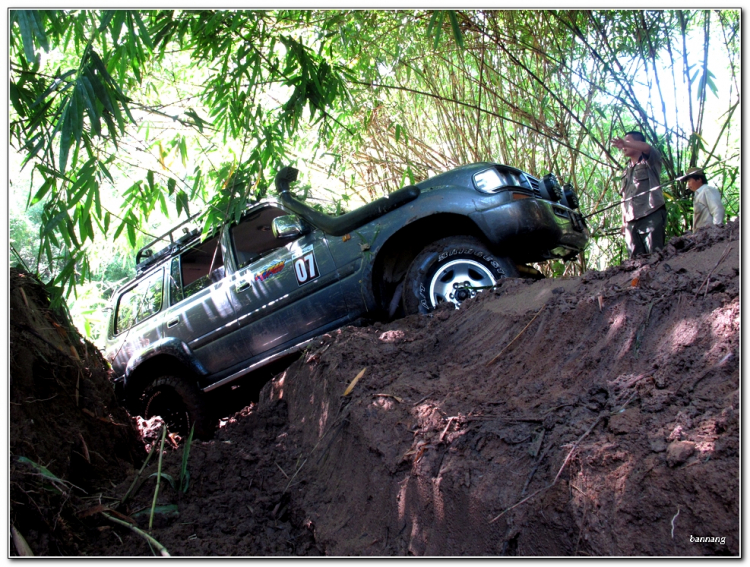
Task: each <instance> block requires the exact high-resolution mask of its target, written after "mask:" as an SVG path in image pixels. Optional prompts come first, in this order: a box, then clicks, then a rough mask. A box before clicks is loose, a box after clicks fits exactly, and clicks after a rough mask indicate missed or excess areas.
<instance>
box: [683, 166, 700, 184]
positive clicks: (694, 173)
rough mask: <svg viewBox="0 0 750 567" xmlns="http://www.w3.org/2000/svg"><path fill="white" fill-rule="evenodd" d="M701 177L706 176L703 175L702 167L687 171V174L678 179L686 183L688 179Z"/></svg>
mask: <svg viewBox="0 0 750 567" xmlns="http://www.w3.org/2000/svg"><path fill="white" fill-rule="evenodd" d="M699 175H702V176H703V177H705V176H706V174H705V173H703V170H702V169H701V168H700V167H691V168H690V169H688V170H687V173H686V174H685V175H683V176H682V177H678V178H677V179H678V180H680V181H684V180H685V179H687V178H688V177H697V176H699Z"/></svg>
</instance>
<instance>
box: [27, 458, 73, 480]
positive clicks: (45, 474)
mask: <svg viewBox="0 0 750 567" xmlns="http://www.w3.org/2000/svg"><path fill="white" fill-rule="evenodd" d="M18 462H19V463H25V464H27V465H31V466H32V467H34V468H35V469H36V470H37V471H39V473H41V475H42V476H43V477H45V478H48V479H49V480H51V481H53V482H59V483H62V482H63V481H62V480H61V479H59V478H58V477H56V476H55V475H54V474H52V473H51V472H50V471H49V469H47V468H46V467H43V466H42V465H40V464H38V463H35V462H34V461H32V460H31V459H28V458H26V457H18Z"/></svg>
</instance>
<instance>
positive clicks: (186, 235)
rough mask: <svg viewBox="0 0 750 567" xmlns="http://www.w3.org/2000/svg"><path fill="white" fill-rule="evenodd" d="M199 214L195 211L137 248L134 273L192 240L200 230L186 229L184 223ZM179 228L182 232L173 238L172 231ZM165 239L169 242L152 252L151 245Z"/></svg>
mask: <svg viewBox="0 0 750 567" xmlns="http://www.w3.org/2000/svg"><path fill="white" fill-rule="evenodd" d="M199 214H200V213H196V214H194V215H192V216H190V217H188V218H187V219H186V220H184V221H182V222H181V223H180V224H178V225H177V226H175V227H173V228H171V229H169V230H168V231H167V232H165V233H164V234H162V235H161V236H159V237H157V238H155V239H154V240H152V241H151V242H149V243H148V244H146V245H145V246H144V247H143V248H141V249H140V250H138V253H137V254H136V255H135V273H136V275H141V274H142V273H143V272H144V271H145V270H146V269H147V268H148V267H149V266H152V265H153V264H155V263H156V262H158V261H159V260H161V259H162V258H165V257H167V256H169V255H171V254H173V253H174V252H176V251H177V250H179V249H180V248H182V247H183V246H185V245H186V244H187V243H188V242H191V241H192V240H194V239H195V238H196V237H197V236H198V235H199V234H200V230H199V229H197V228H195V229H193V230H188V228H187V227H186V226H185V225H186V224H188V223H189V222H191V221H192V220H194V219H195V218H196V217H197V216H198V215H199ZM180 228H182V233H183V234H182V236H180V237H179V238H177V239H175V236H174V233H175V232H176V231H177V230H178V229H180ZM167 239H169V244H168V245H167V246H166V247H165V248H162V249H161V250H159V251H158V252H156V253H154V251H153V250H152V249H151V247H152V246H153V245H154V244H156V243H157V242H159V241H162V240H167Z"/></svg>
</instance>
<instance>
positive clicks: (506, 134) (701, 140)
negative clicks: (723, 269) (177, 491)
mask: <svg viewBox="0 0 750 567" xmlns="http://www.w3.org/2000/svg"><path fill="white" fill-rule="evenodd" d="M739 23H740V21H739V11H738V10H723V11H708V10H659V11H643V10H639V11H633V10H599V11H591V10H586V11H583V10H509V11H505V10H439V11H430V10H409V11H400V10H387V11H385V10H383V11H377V10H326V11H311V10H205V9H203V10H171V9H164V10H137V11H136V10H62V11H58V10H11V11H10V38H9V39H10V41H9V45H10V84H9V95H10V129H9V133H10V142H11V146H12V147H13V148H14V149H15V150H16V151H18V152H20V153H22V154H23V156H24V165H25V170H24V171H25V172H27V175H30V177H31V187H30V191H29V195H28V199H27V202H26V204H27V207H28V208H29V211H28V214H27V215H26V217H25V220H24V218H23V216H22V215H20V214H19V213H17V212H14V213H12V223H11V225H12V226H11V230H12V232H11V237H12V245H13V246H14V247H15V248H16V251H17V253H18V254H17V255H16V254H14V257H15V259H16V260H15V261H19V262H20V260H19V258H20V259H21V260H22V261H23V263H24V264H26V265H27V266H28V267H29V268H30V269H32V270H35V271H36V272H37V273H39V274H40V275H41V276H43V278H44V280H45V281H47V282H48V283H49V287H50V288H51V289H54V290H58V294H60V293H64V294H65V295H67V296H69V297H70V296H71V295H74V296H75V295H78V296H79V298H80V297H81V296H83V297H86V296H87V295H88V292H83V293H79V292H78V290H79V289H83V287H81V286H83V285H84V284H85V283H86V282H92V281H96V282H98V285H99V289H100V290H101V292H102V293H106V292H107V290H111V287H112V286H113V285H116V283H115V282H116V280H121V279H122V278H124V277H126V276H127V275H128V272H130V273H132V268H131V267H130V266H129V265H128V262H129V261H130V260H128V255H132V253H133V252H132V251H133V249H135V248H137V247H139V246H141V245H143V243H144V241H148V240H152V239H153V238H155V236H154V234H161V233H162V232H163V230H164V228H163V225H165V224H169V225H174V224H177V222H179V220H180V219H181V218H182V217H184V218H188V217H189V216H191V215H193V214H195V213H199V216H198V218H197V222H198V223H199V225H200V226H201V227H202V228H203V231H204V234H209V233H210V232H211V231H212V230H214V229H215V227H216V226H217V225H218V224H219V223H221V222H223V221H225V220H227V219H236V218H239V215H240V214H241V213H242V211H243V210H244V208H245V207H246V205H247V203H248V202H251V201H254V200H256V199H259V198H262V197H263V196H265V195H267V194H269V192H270V193H273V188H272V186H271V184H272V179H273V176H274V175H275V173H276V171H277V170H278V169H279V168H280V167H282V166H284V165H289V164H290V163H294V162H298V161H305V160H307V162H308V163H307V165H308V168H307V169H309V170H311V171H313V173H314V174H315V175H318V174H317V173H315V170H319V171H320V172H321V174H320V175H321V176H322V177H323V179H326V183H325V186H324V187H323V188H322V189H320V190H319V189H318V188H317V187H316V185H317V184H313V186H314V188H313V190H311V191H309V192H308V196H309V197H310V198H311V199H313V200H314V199H317V198H318V197H319V195H320V191H323V200H322V201H320V202H319V203H318V204H317V206H319V207H321V208H325V209H327V210H331V211H334V212H341V211H343V210H344V209H345V208H349V207H350V206H352V205H354V203H356V202H362V201H370V200H372V199H374V198H377V197H379V196H381V195H383V194H387V193H389V192H390V191H393V190H395V189H397V188H399V187H400V186H402V185H404V184H405V183H406V182H407V181H408V182H409V183H411V182H414V181H419V180H420V179H423V178H425V177H427V176H428V175H431V174H434V173H438V172H440V171H444V170H446V169H449V168H451V167H455V166H457V165H460V164H463V163H467V162H471V161H479V160H495V161H500V162H504V163H508V164H511V165H514V166H518V167H521V168H523V169H527V170H529V171H531V172H532V173H535V174H537V175H539V176H541V175H544V173H546V172H548V171H553V172H555V173H556V174H557V176H558V177H559V178H560V179H561V180H563V181H568V180H569V181H571V182H572V183H573V185H574V186H575V187H576V188H577V191H578V193H579V196H580V200H581V202H582V209H583V210H584V212H594V211H596V210H598V209H600V208H602V207H603V206H605V205H608V204H610V203H613V202H616V201H617V199H618V195H617V185H618V183H617V182H618V176H619V173H620V171H621V169H622V167H623V160H622V158H621V155H620V154H619V153H618V152H617V150H613V148H612V147H611V144H610V140H611V138H612V137H613V136H616V135H619V134H622V133H623V132H624V131H626V130H629V129H639V130H641V131H643V132H644V134H646V136H647V138H648V139H649V141H651V143H653V144H656V145H657V146H658V147H659V148H660V150H661V151H662V154H663V155H664V158H665V172H664V181H666V180H668V179H672V178H674V177H675V176H676V175H678V174H680V173H682V172H684V171H685V170H686V169H687V168H688V167H692V166H698V165H700V166H704V167H707V168H708V170H709V173H710V175H711V176H713V178H714V179H716V180H717V182H718V180H720V181H721V187H720V188H721V190H722V191H723V194H724V198H725V201H726V205H727V210H728V212H729V214H736V213H737V211H738V210H739V183H740V178H739V175H738V173H737V172H738V168H739V159H738V151H739V130H738V124H739V122H738V118H737V117H738V116H739V114H740V113H735V110H736V109H737V107H738V106H739V100H740V99H739V92H740V91H739V86H740V85H739V53H740V50H739V42H740V34H739V30H740V27H739ZM709 49H710V50H712V51H711V61H712V64H711V66H710V67H709V65H708V60H709V56H708V54H709ZM715 53H719V54H720V55H719V56H718V57H717V56H716V55H715ZM719 108H720V110H717V109H719ZM713 124H717V128H714V127H713V126H712V125H713ZM328 179H330V180H332V181H331V182H330V185H333V187H332V186H330V185H329V182H328ZM334 180H335V181H336V183H333V181H334ZM677 189H678V191H675V192H674V194H672V193H670V196H669V199H668V208H669V221H668V222H669V224H668V226H669V234H670V235H674V234H680V233H681V232H682V231H684V230H686V228H687V227H688V226H689V219H690V215H691V204H690V203H689V201H687V200H685V199H684V197H682V196H681V194H680V192H679V191H682V190H683V188H682V187H680V186H678V187H677ZM313 204H314V205H315V203H313ZM589 224H590V227H591V229H592V234H593V240H594V242H595V243H596V245H595V246H592V248H591V251H589V252H588V260H587V261H585V262H582V263H581V264H579V265H578V264H577V266H578V267H579V268H580V269H585V267H586V265H587V262H588V263H590V264H593V265H597V266H602V265H606V264H608V263H612V262H617V261H619V258H620V257H621V253H622V239H621V237H620V235H619V227H620V224H621V223H620V218H619V210H618V208H617V207H613V208H611V209H608V210H607V211H605V212H602V213H599V214H597V215H595V216H593V217H591V218H590V219H589ZM33 227H37V232H36V234H35V235H31V234H30V230H31V228H33ZM113 247H114V248H113ZM99 250H106V254H107V257H108V258H111V259H112V261H111V262H106V261H101V259H100V258H98V254H99V252H98V251H99ZM549 270H551V271H552V272H553V271H555V270H558V271H559V267H558V266H552V267H550V268H549ZM566 270H567V268H566ZM77 300H78V299H77ZM84 304H86V305H85V306H84ZM94 305H95V302H94V301H93V300H92V301H91V302H89V303H86V302H85V301H80V303H79V307H80V308H81V310H82V311H89V312H90V313H91V314H93V311H90V310H91V309H96V308H95V307H94Z"/></svg>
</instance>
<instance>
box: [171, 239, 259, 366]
mask: <svg viewBox="0 0 750 567" xmlns="http://www.w3.org/2000/svg"><path fill="white" fill-rule="evenodd" d="M224 269H225V268H224V262H223V256H222V251H221V247H220V246H219V237H218V236H215V237H213V238H210V239H208V240H206V241H205V242H203V243H201V244H199V245H197V246H194V247H191V248H189V249H188V250H186V251H184V252H183V253H182V254H180V255H179V256H176V257H174V258H172V260H171V264H170V269H169V290H170V294H169V295H170V305H171V306H170V311H169V312H168V313H167V314H166V316H165V323H164V334H165V335H166V336H169V337H176V338H179V339H180V340H182V341H183V342H184V343H185V344H187V345H188V347H190V350H191V351H192V352H193V354H194V356H195V357H196V359H197V360H198V361H199V362H200V363H201V364H202V365H203V367H204V368H205V369H206V370H207V371H208V372H209V373H210V374H214V373H216V372H220V371H221V370H224V369H225V368H228V367H230V366H232V365H234V364H236V363H237V362H240V361H242V360H244V359H247V358H250V357H251V356H252V352H251V351H250V350H249V349H248V346H247V345H246V344H245V343H243V342H242V340H241V339H240V338H239V336H238V335H237V333H236V331H237V330H238V325H237V320H236V317H235V313H234V308H233V307H232V303H231V301H230V299H229V293H228V288H229V278H226V277H224Z"/></svg>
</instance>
